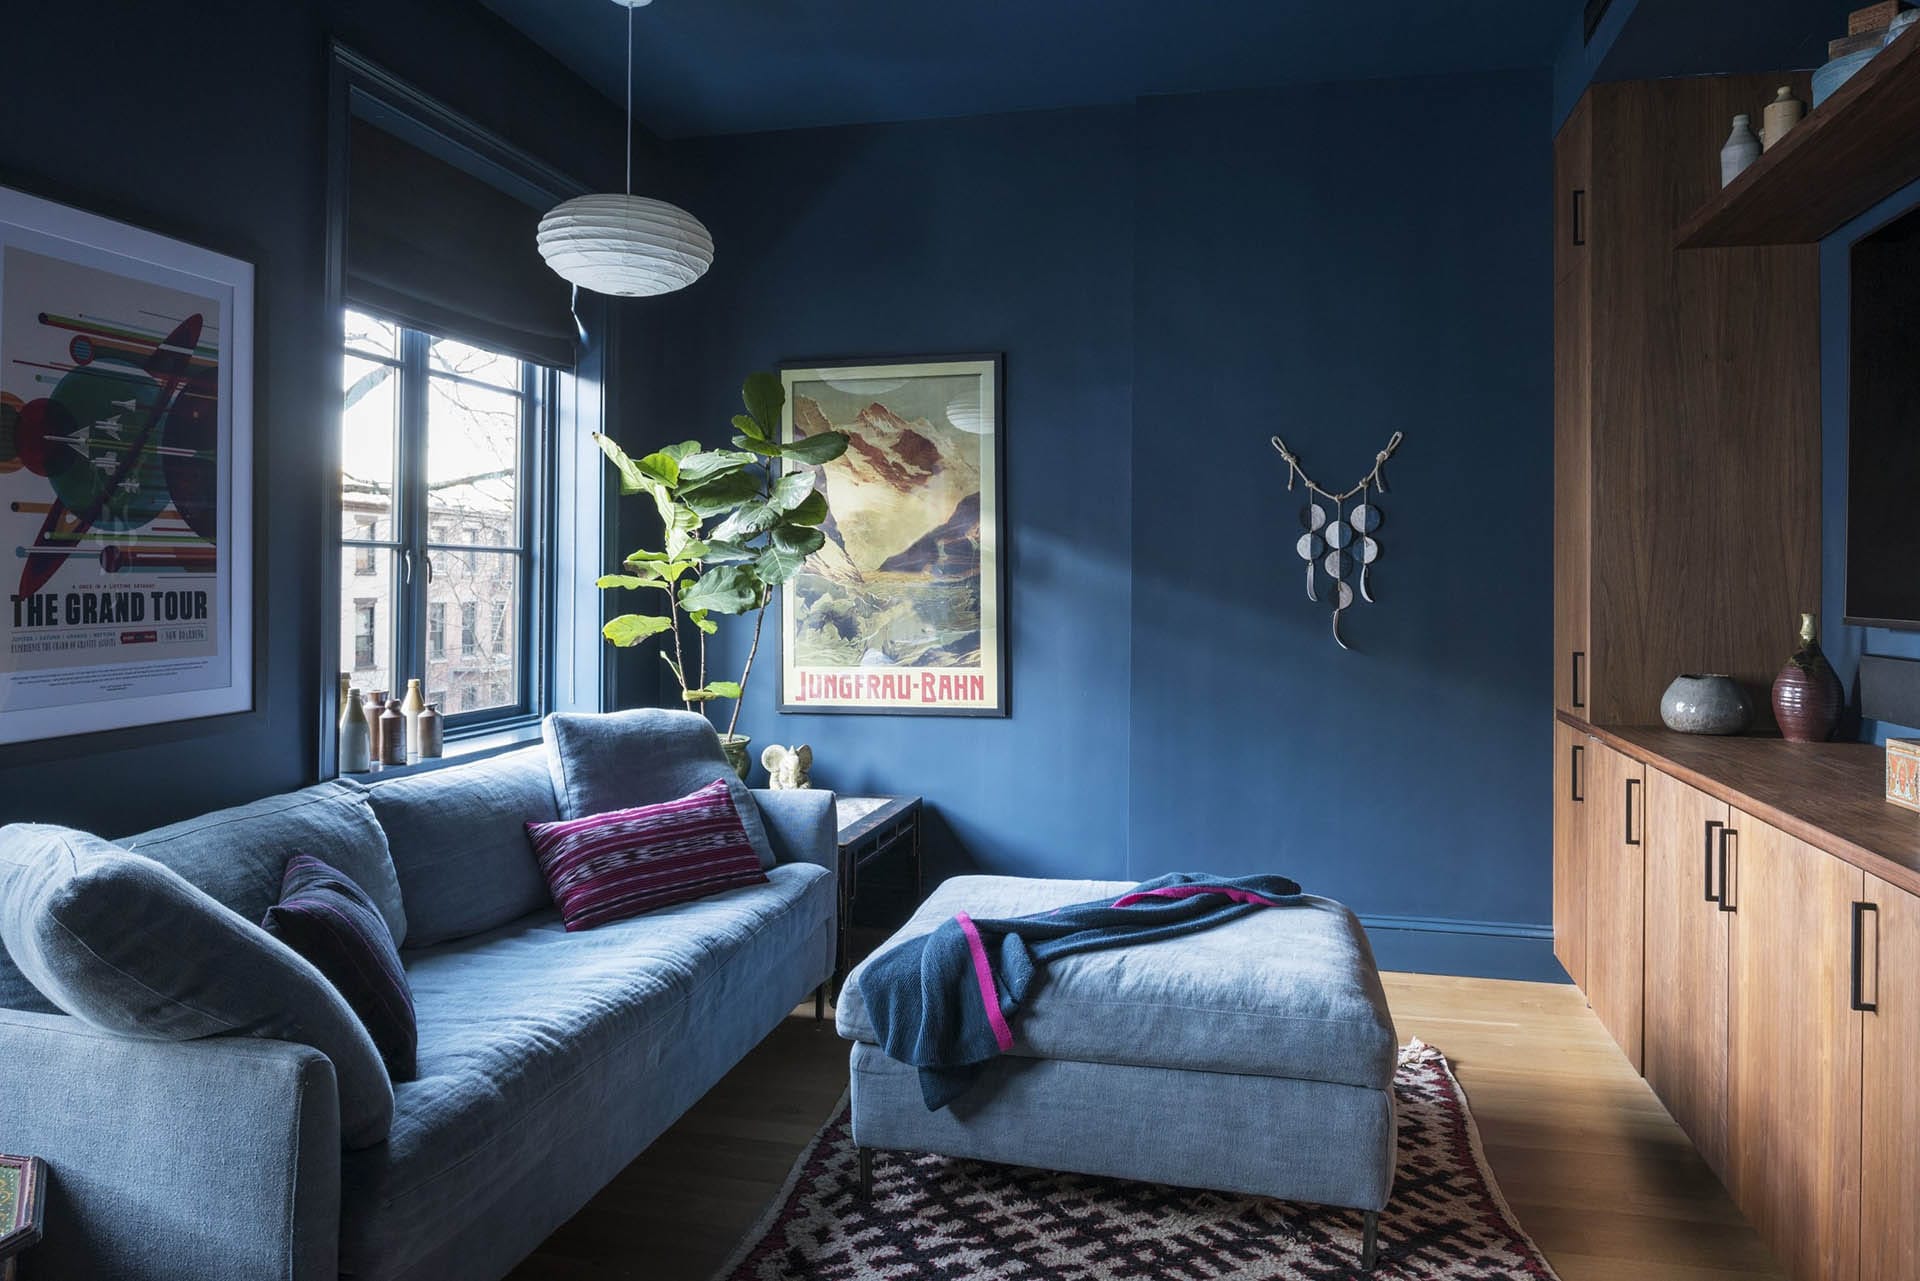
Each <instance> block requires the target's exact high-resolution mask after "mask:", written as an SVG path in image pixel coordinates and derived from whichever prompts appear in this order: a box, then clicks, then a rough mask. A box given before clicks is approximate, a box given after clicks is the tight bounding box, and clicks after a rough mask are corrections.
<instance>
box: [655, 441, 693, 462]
mask: <svg viewBox="0 0 1920 1281" xmlns="http://www.w3.org/2000/svg"><path fill="white" fill-rule="evenodd" d="M660 452H661V453H663V454H665V455H666V456H667V457H669V458H671V459H673V461H675V462H676V463H677V462H679V461H680V460H681V459H683V458H685V457H687V456H688V455H689V454H697V453H699V452H700V442H699V441H697V440H683V441H681V442H680V443H679V444H677V445H668V446H667V447H666V448H665V449H663V450H661V451H660Z"/></svg>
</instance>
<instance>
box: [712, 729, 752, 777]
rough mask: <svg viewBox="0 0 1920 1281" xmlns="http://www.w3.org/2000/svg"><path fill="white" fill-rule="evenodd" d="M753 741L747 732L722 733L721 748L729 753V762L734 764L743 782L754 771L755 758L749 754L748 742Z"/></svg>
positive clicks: (734, 769)
mask: <svg viewBox="0 0 1920 1281" xmlns="http://www.w3.org/2000/svg"><path fill="white" fill-rule="evenodd" d="M751 742H753V739H752V737H751V736H749V735H746V734H722V735H720V750H721V751H723V752H725V753H726V754H727V764H729V765H731V766H733V772H734V773H736V774H738V775H739V776H740V781H741V782H742V783H744V782H746V781H747V775H748V774H750V773H752V771H753V758H752V757H751V756H748V755H747V744H749V743H751Z"/></svg>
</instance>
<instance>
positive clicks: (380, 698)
mask: <svg viewBox="0 0 1920 1281" xmlns="http://www.w3.org/2000/svg"><path fill="white" fill-rule="evenodd" d="M362 697H363V702H364V704H365V707H366V712H367V754H368V755H369V756H370V757H372V759H374V760H376V761H377V760H379V759H380V717H381V714H382V713H384V712H385V711H386V710H387V691H385V690H384V689H382V690H371V689H370V690H368V691H367V692H366V694H365V695H363V696H362Z"/></svg>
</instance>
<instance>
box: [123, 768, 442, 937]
mask: <svg viewBox="0 0 1920 1281" xmlns="http://www.w3.org/2000/svg"><path fill="white" fill-rule="evenodd" d="M120 844H121V845H122V846H123V847H124V848H126V849H129V850H132V851H133V852H134V853H136V854H143V855H145V856H146V857H148V858H150V859H153V860H154V861H155V862H158V863H164V864H166V865H167V866H168V867H170V868H172V869H173V870H174V871H176V872H178V873H179V874H180V875H181V876H183V877H185V878H186V879H187V880H188V881H189V882H191V883H192V884H193V885H195V886H198V887H199V888H200V889H202V890H205V891H206V892H207V893H208V894H211V895H212V896H213V897H214V898H216V899H218V900H219V901H220V902H222V903H224V904H226V905H227V906H228V907H230V908H232V909H233V910H234V911H236V912H238V913H239V914H240V915H241V916H244V917H245V918H247V920H249V921H257V920H259V919H260V918H261V917H262V916H263V915H265V914H266V910H267V908H269V907H271V906H272V905H273V904H274V903H275V902H276V901H277V900H278V899H279V898H280V878H281V876H282V875H283V874H284V873H285V871H286V867H287V860H288V859H290V858H292V857H293V856H294V855H295V854H310V855H312V856H313V857H314V858H317V859H319V860H321V861H322V862H324V863H327V864H329V865H331V866H333V867H337V868H339V869H340V870H341V871H342V872H345V873H346V874H347V875H348V876H349V877H351V878H352V879H353V883H354V884H355V885H358V886H359V887H360V888H361V889H363V890H365V891H366V892H367V897H368V898H370V899H372V900H373V901H374V903H375V905H376V906H378V907H379V909H380V915H381V916H382V917H384V918H386V922H387V929H388V930H389V931H390V932H391V933H392V934H393V939H394V942H396V943H404V942H406V940H407V916H406V912H405V910H404V909H403V908H402V906H401V902H400V882H399V881H398V879H396V878H395V876H394V874H393V860H392V859H391V858H390V857H388V854H387V837H386V834H385V833H384V832H382V831H381V830H380V824H379V823H378V822H376V821H375V820H374V817H373V808H372V806H370V805H369V804H368V803H367V789H366V788H364V787H361V786H360V785H359V784H357V783H350V782H346V781H344V780H340V781H335V782H332V783H322V784H320V785H319V786H318V787H309V788H305V789H304V790H302V791H298V792H286V793H283V794H281V795H279V796H269V797H267V798H266V799H265V800H261V801H255V802H253V804H251V805H239V806H235V807H234V808H232V809H224V810H215V811H213V812H212V813H211V814H202V815H201V816H200V817H198V818H190V819H187V820H186V821H185V822H182V823H173V824H169V825H168V826H166V827H156V828H154V829H153V830H152V831H150V832H142V833H140V834H139V835H138V836H129V837H127V838H126V839H125V840H123V841H121V842H120Z"/></svg>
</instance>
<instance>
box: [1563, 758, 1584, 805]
mask: <svg viewBox="0 0 1920 1281" xmlns="http://www.w3.org/2000/svg"><path fill="white" fill-rule="evenodd" d="M1586 752H1587V749H1586V748H1584V747H1582V746H1580V744H1578V743H1575V744H1574V745H1573V760H1572V761H1571V762H1569V763H1568V765H1567V774H1568V775H1569V777H1568V779H1567V791H1568V799H1569V800H1571V801H1573V802H1574V803H1575V804H1577V805H1584V804H1585V803H1586V800H1587V792H1586V788H1584V787H1582V786H1581V779H1580V762H1581V761H1582V760H1583V759H1584V758H1585V757H1586Z"/></svg>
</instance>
